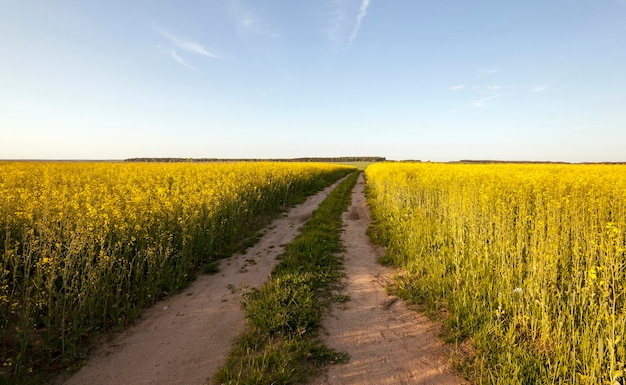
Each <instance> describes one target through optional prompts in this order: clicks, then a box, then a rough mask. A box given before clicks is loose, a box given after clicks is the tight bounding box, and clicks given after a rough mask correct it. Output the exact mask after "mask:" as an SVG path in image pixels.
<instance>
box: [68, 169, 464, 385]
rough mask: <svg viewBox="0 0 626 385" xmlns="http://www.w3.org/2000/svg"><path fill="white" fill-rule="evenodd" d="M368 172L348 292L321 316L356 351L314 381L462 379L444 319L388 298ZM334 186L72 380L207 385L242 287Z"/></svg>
mask: <svg viewBox="0 0 626 385" xmlns="http://www.w3.org/2000/svg"><path fill="white" fill-rule="evenodd" d="M363 188H364V182H363V177H362V176H361V177H360V179H359V182H358V183H357V186H356V187H355V190H354V191H353V195H352V205H351V207H350V209H349V210H348V211H347V212H346V213H344V222H345V223H346V231H345V233H344V234H343V242H344V245H345V247H346V253H345V261H346V271H345V272H346V284H347V286H346V292H345V294H347V295H348V296H349V297H350V301H348V302H346V303H341V304H339V305H337V306H334V307H333V308H332V309H331V312H330V313H329V315H328V316H327V317H326V319H325V321H324V331H323V332H324V333H325V339H326V342H327V344H328V345H329V346H331V347H333V348H336V349H337V350H341V351H345V352H347V353H348V354H350V356H351V359H350V361H349V362H348V363H347V364H341V365H335V366H332V367H331V368H330V369H329V371H328V373H325V374H324V375H322V376H321V377H319V378H317V379H315V380H313V381H312V383H313V384H315V385H322V384H333V385H335V384H462V383H463V381H462V380H461V379H460V378H459V377H456V376H454V375H453V374H452V370H451V368H450V365H449V363H448V360H447V359H446V358H445V357H446V351H445V347H444V346H443V345H442V343H441V342H440V341H439V340H438V339H437V337H436V336H437V332H438V326H437V325H436V324H434V323H432V322H430V321H429V320H428V319H426V318H425V317H423V316H421V315H419V314H418V313H415V312H413V311H410V310H408V309H407V308H406V306H405V305H404V303H403V302H402V301H401V300H399V299H397V298H394V297H389V296H388V295H387V293H386V291H385V285H386V283H387V280H388V279H389V276H390V275H391V274H393V271H392V269H390V268H385V267H382V266H380V265H378V264H377V263H376V259H377V258H378V256H379V255H380V253H381V252H382V251H381V250H380V249H379V248H376V247H375V246H374V245H372V244H371V243H370V241H369V239H368V238H367V236H366V234H365V231H366V229H367V226H368V224H369V221H370V218H369V212H368V210H367V206H366V205H365V198H364V195H363ZM330 191H331V188H327V189H325V190H323V191H321V192H320V193H318V194H316V195H314V196H312V197H311V198H309V199H308V200H307V201H306V202H304V203H303V204H301V205H298V206H296V207H294V208H292V209H291V210H290V211H289V212H288V213H287V214H286V215H285V216H284V217H282V218H279V219H277V220H275V221H274V222H272V223H271V224H270V225H269V226H268V227H267V228H266V230H265V235H264V236H263V238H262V239H261V240H260V242H259V243H258V244H257V245H256V246H253V247H252V248H250V249H248V250H247V252H246V253H245V254H236V255H234V256H233V257H231V258H229V259H226V260H222V261H221V262H220V266H219V270H220V271H219V273H217V274H216V275H202V276H199V277H198V279H197V280H196V281H194V282H193V283H192V285H191V286H190V287H189V288H188V289H187V290H185V291H184V292H182V293H180V294H178V295H174V296H171V297H169V298H167V299H166V300H164V301H161V302H159V303H158V304H156V305H155V306H153V307H152V308H150V309H148V310H146V311H145V312H144V314H143V315H142V317H141V319H140V320H139V321H138V322H137V323H136V324H135V325H134V326H132V327H131V328H129V329H128V330H126V331H125V332H123V333H121V334H120V335H118V336H116V337H115V338H113V339H112V340H111V341H108V342H106V343H104V344H103V345H102V346H100V347H99V348H97V349H96V350H95V351H94V352H93V354H92V355H91V356H90V357H89V359H88V361H87V363H86V365H85V366H83V367H82V368H81V370H79V371H78V372H77V373H75V374H74V375H72V376H70V377H69V378H67V379H66V380H65V381H64V382H63V381H61V382H63V383H64V384H65V385H83V384H91V385H117V384H136V385H160V384H163V385H165V384H168V385H169V384H185V385H194V384H197V385H201V384H206V383H207V381H208V380H209V379H210V378H211V377H212V376H213V374H214V373H215V372H216V371H217V369H218V368H219V367H220V366H221V365H223V363H224V362H225V360H226V356H227V354H228V351H229V350H230V347H231V345H232V342H233V340H234V338H236V337H237V336H238V335H239V333H240V332H241V331H242V329H243V327H244V313H243V310H242V309H241V305H240V298H241V293H242V291H243V290H246V289H247V288H251V287H260V286H261V284H262V283H263V282H264V281H265V280H266V279H267V276H268V275H269V274H270V272H271V271H272V269H273V268H274V266H275V264H276V257H277V256H278V255H280V254H281V253H282V251H283V247H282V245H284V244H286V243H289V242H290V241H291V240H292V239H293V238H294V237H295V236H296V235H297V232H298V229H299V227H300V226H301V225H303V224H304V223H305V222H306V220H307V219H308V218H309V217H310V215H311V213H312V212H313V210H315V208H317V206H318V205H319V204H320V202H321V201H322V200H323V199H324V198H325V197H326V196H327V195H328V193H329V192H330Z"/></svg>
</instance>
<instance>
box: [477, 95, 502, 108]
mask: <svg viewBox="0 0 626 385" xmlns="http://www.w3.org/2000/svg"><path fill="white" fill-rule="evenodd" d="M499 97H500V95H492V96H488V97H486V98H482V99H478V100H474V101H473V102H472V107H474V108H483V107H485V104H486V103H487V102H488V101H490V100H492V99H497V98H499Z"/></svg>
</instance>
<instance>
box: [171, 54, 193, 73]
mask: <svg viewBox="0 0 626 385" xmlns="http://www.w3.org/2000/svg"><path fill="white" fill-rule="evenodd" d="M172 58H173V59H174V60H176V61H177V62H178V63H179V64H181V65H182V66H184V67H187V68H189V69H190V70H194V71H198V69H197V68H196V67H194V66H192V65H191V64H189V63H187V62H186V61H185V59H183V58H182V57H180V56H179V55H178V54H177V53H176V50H175V49H173V50H172Z"/></svg>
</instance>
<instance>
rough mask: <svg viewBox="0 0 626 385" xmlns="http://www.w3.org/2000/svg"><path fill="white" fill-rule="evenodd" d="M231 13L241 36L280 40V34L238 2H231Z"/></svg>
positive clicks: (234, 0) (233, 0)
mask: <svg viewBox="0 0 626 385" xmlns="http://www.w3.org/2000/svg"><path fill="white" fill-rule="evenodd" d="M230 11H231V15H232V17H233V18H234V19H235V22H236V27H237V33H238V34H239V35H249V34H253V35H258V36H263V37H268V38H271V39H278V38H279V37H280V34H279V33H277V32H276V31H275V30H274V28H272V27H271V26H269V25H268V24H267V23H266V22H265V21H263V20H262V19H261V18H260V17H259V16H258V15H257V14H256V13H255V12H254V11H252V10H251V9H250V8H248V7H246V6H244V5H243V4H241V3H240V2H239V1H237V0H231V1H230Z"/></svg>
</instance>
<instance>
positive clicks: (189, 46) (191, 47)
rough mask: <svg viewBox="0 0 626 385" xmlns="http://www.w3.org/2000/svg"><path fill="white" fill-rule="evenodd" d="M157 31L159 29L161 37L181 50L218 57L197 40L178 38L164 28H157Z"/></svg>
mask: <svg viewBox="0 0 626 385" xmlns="http://www.w3.org/2000/svg"><path fill="white" fill-rule="evenodd" d="M158 31H159V33H160V34H161V35H162V36H163V37H165V38H166V39H167V40H169V41H170V43H172V44H173V45H174V46H176V47H177V48H178V49H181V50H183V51H186V52H189V53H193V54H196V55H200V56H207V57H212V58H214V59H217V58H219V56H218V55H216V54H214V53H212V52H210V51H209V50H207V49H206V48H204V46H202V44H200V43H198V42H195V41H193V40H189V39H184V38H180V37H178V36H175V35H173V34H171V33H170V32H168V31H166V30H164V29H159V30H158Z"/></svg>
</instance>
